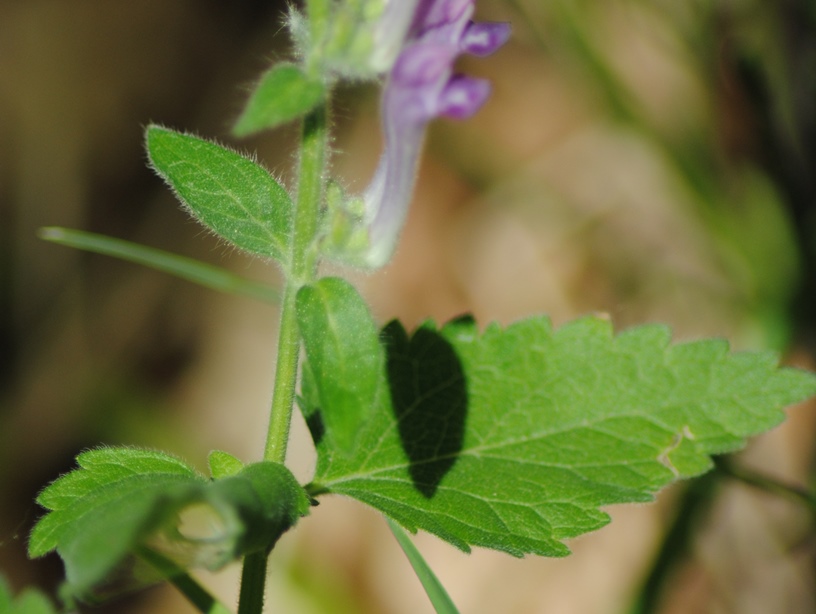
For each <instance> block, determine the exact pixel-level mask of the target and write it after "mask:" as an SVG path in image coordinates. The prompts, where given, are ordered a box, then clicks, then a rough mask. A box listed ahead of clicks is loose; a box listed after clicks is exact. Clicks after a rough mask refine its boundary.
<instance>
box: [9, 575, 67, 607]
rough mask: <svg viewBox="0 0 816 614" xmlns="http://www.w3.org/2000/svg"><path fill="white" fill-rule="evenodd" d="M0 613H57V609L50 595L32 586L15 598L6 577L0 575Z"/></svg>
mask: <svg viewBox="0 0 816 614" xmlns="http://www.w3.org/2000/svg"><path fill="white" fill-rule="evenodd" d="M0 614H56V610H55V609H54V606H53V605H52V603H51V601H50V600H49V599H48V597H46V596H45V595H43V594H42V593H41V592H40V591H38V590H35V589H32V588H28V589H25V590H24V591H22V592H21V593H20V594H19V595H17V599H14V598H13V597H12V594H11V589H10V588H9V586H8V584H7V583H6V579H5V578H4V577H3V576H2V575H0Z"/></svg>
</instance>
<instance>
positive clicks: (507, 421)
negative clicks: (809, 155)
mask: <svg viewBox="0 0 816 614" xmlns="http://www.w3.org/2000/svg"><path fill="white" fill-rule="evenodd" d="M382 339H383V344H384V346H385V349H386V369H385V370H380V371H379V373H380V377H381V384H380V387H381V389H384V390H386V391H390V394H389V393H387V392H386V393H385V394H380V395H378V396H377V397H376V400H375V403H374V409H373V411H372V412H371V413H370V414H369V416H368V418H367V419H366V420H365V422H364V424H363V426H362V431H361V432H360V433H359V435H358V438H359V439H358V442H357V445H356V447H355V448H354V451H353V454H351V455H339V454H336V453H335V451H336V450H335V448H336V443H335V441H334V438H332V437H323V438H317V439H316V447H317V452H318V465H317V470H316V475H315V478H314V484H312V485H311V486H310V490H311V492H315V493H320V492H334V493H340V494H344V495H347V496H350V497H354V498H356V499H358V500H360V501H363V502H365V503H367V504H369V505H371V506H372V507H375V508H377V509H379V510H381V511H382V512H384V513H385V514H387V515H388V516H390V517H391V518H393V519H395V520H397V521H398V522H399V523H400V524H402V525H403V526H405V527H406V528H408V529H409V530H411V531H415V530H417V529H423V530H425V531H428V532H431V533H434V534H436V535H438V536H439V537H441V538H443V539H445V540H447V541H449V542H450V543H452V544H454V545H456V546H457V547H459V548H461V549H463V550H469V549H470V547H471V546H482V547H487V548H493V549H496V550H502V551H505V552H508V553H510V554H513V555H516V556H521V555H523V554H525V553H535V554H540V555H545V556H564V555H566V554H568V553H569V550H568V548H567V547H566V546H565V545H564V544H563V540H565V539H569V538H572V537H575V536H577V535H580V534H582V533H586V532H588V531H592V530H595V529H598V528H600V527H602V526H603V525H605V524H606V523H607V522H608V521H609V518H608V516H607V515H606V514H605V513H604V512H602V511H601V509H600V508H602V507H604V506H607V505H610V504H613V503H624V502H644V501H650V500H652V498H653V496H654V493H655V492H657V491H658V490H659V489H660V488H662V487H664V486H665V485H667V484H669V483H670V482H672V481H674V480H676V479H679V478H688V477H692V476H694V475H698V474H699V473H702V472H703V471H706V470H708V469H709V468H710V467H711V459H710V456H711V455H712V454H719V453H723V452H728V451H732V450H736V449H737V448H739V447H741V446H743V445H744V444H745V440H746V438H747V437H750V436H752V435H756V434H758V433H760V432H763V431H765V430H768V429H770V428H771V427H773V426H775V425H776V424H778V423H779V422H780V421H781V420H782V419H783V417H784V414H783V413H782V411H781V409H782V408H784V407H785V406H787V405H790V404H792V403H795V402H798V401H801V400H803V399H805V398H807V397H809V396H811V395H813V394H814V393H816V377H815V376H814V375H813V374H811V373H807V372H804V371H799V370H795V369H790V368H778V366H777V359H776V356H775V355H773V354H772V353H769V352H756V353H736V354H729V352H728V345H727V344H726V343H725V342H723V341H718V340H708V341H699V342H695V343H684V344H678V345H669V341H670V335H669V331H668V329H666V328H665V327H662V326H641V327H637V328H633V329H630V330H628V331H626V332H624V333H622V334H619V335H618V336H613V334H612V330H611V326H610V324H609V323H608V322H607V321H606V320H603V319H601V318H586V319H582V320H578V321H576V322H573V323H571V324H568V325H566V326H564V327H562V328H560V329H558V330H553V329H552V326H551V325H550V322H549V320H548V319H547V318H544V317H537V318H531V319H528V320H524V321H522V322H518V323H516V324H513V325H512V326H509V327H508V328H506V329H501V328H499V327H498V326H495V325H493V326H489V327H488V328H487V330H486V331H485V332H484V333H483V334H480V333H479V331H478V330H477V328H476V326H475V324H474V323H473V322H472V321H471V320H467V319H460V320H458V321H455V322H452V323H450V324H448V325H446V326H444V327H443V328H442V329H441V330H436V329H435V328H434V327H433V326H431V325H430V324H429V325H425V326H423V327H421V328H420V329H418V330H417V331H416V332H415V333H414V335H413V336H411V337H409V336H408V335H407V334H406V333H405V331H404V330H403V328H402V326H401V325H400V324H399V323H397V322H392V323H391V324H389V325H388V326H387V327H386V328H385V329H384V330H383V335H382ZM364 369H366V367H365V366H364V365H360V366H359V370H358V371H356V372H351V371H350V370H349V371H347V372H346V373H345V376H346V377H347V378H351V379H358V378H368V377H370V374H366V373H364ZM320 385H321V379H320V378H313V379H310V378H304V382H303V387H304V390H303V404H304V413H305V414H306V416H307V419H308V418H309V416H310V415H312V414H311V412H313V411H315V409H314V408H315V400H316V399H318V398H319V399H320V400H321V401H322V402H323V403H324V404H323V406H322V407H321V411H323V412H324V413H325V414H326V415H329V414H330V413H331V412H332V411H333V410H334V406H333V403H334V399H335V397H334V396H332V395H329V396H327V397H326V398H325V399H324V398H323V396H322V394H321V392H322V391H321V390H319V387H320ZM342 426H343V423H340V424H338V425H336V428H341V427H342ZM347 427H348V428H351V425H347ZM334 436H335V437H337V436H338V434H337V433H334Z"/></svg>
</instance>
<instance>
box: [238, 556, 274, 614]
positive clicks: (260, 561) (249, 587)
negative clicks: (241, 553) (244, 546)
mask: <svg viewBox="0 0 816 614" xmlns="http://www.w3.org/2000/svg"><path fill="white" fill-rule="evenodd" d="M268 557H269V553H268V552H254V553H252V554H248V555H247V556H246V557H244V568H243V570H242V571H241V592H240V594H239V595H238V614H261V612H263V604H264V589H265V588H266V561H267V559H268Z"/></svg>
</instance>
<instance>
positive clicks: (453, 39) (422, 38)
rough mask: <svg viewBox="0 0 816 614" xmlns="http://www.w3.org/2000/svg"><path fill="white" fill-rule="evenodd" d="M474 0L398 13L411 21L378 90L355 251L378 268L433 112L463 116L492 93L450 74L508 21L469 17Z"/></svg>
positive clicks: (389, 249) (497, 43)
mask: <svg viewBox="0 0 816 614" xmlns="http://www.w3.org/2000/svg"><path fill="white" fill-rule="evenodd" d="M401 1H405V0H391V3H390V4H389V6H387V7H386V9H385V14H384V17H386V18H388V17H389V15H390V16H394V15H395V13H396V11H397V8H392V7H396V6H398V3H399V2H401ZM474 1H475V0H418V2H416V7H415V9H414V12H413V15H412V16H411V15H406V14H405V11H402V14H400V15H399V17H400V19H405V18H412V21H411V23H410V25H409V26H408V28H407V35H406V36H405V42H404V44H403V46H402V48H401V50H400V51H399V54H398V55H397V58H396V61H395V62H394V65H393V67H392V68H391V71H390V73H389V75H388V78H387V82H386V85H385V89H384V91H383V97H382V107H381V115H382V125H383V132H384V140H385V151H384V153H383V155H382V158H381V159H380V162H379V166H378V168H377V170H376V172H375V174H374V178H373V179H372V181H371V184H370V185H369V186H368V188H366V190H365V192H364V194H363V197H362V198H363V205H364V212H363V219H362V221H363V224H364V225H365V226H366V227H367V230H368V241H367V244H368V245H367V249H366V250H365V254H358V255H357V256H362V258H361V259H362V262H360V261H359V260H360V258H354V260H356V261H357V264H362V265H363V266H366V267H367V268H378V267H380V266H382V265H384V264H385V263H386V262H388V260H389V259H390V258H391V254H392V253H393V251H394V247H395V245H396V242H397V238H398V235H399V232H400V230H401V228H402V225H403V223H404V221H405V217H406V216H407V213H408V206H409V204H410V200H411V193H412V191H413V187H414V182H415V178H416V172H417V167H418V163H419V155H420V152H421V148H422V141H423V139H424V136H425V128H426V126H427V125H428V122H430V121H431V120H432V119H434V118H435V117H439V116H446V117H451V118H454V119H466V118H468V117H470V116H471V115H473V114H474V113H475V112H476V111H477V110H478V109H479V108H480V107H481V106H482V104H483V103H484V102H485V100H486V99H487V97H488V96H489V95H490V84H489V83H488V82H487V81H485V80H483V79H474V78H470V77H465V76H462V75H455V74H454V73H453V64H454V61H455V60H456V58H457V57H458V56H459V55H460V54H462V53H469V54H473V55H477V56H486V55H489V54H491V53H493V52H494V51H496V50H497V49H498V48H499V47H501V46H502V45H503V44H504V43H505V42H506V41H507V39H508V37H509V35H510V27H509V25H508V24H506V23H474V22H473V21H471V17H472V15H473V4H474ZM389 11H392V12H391V13H390V14H389ZM393 21H396V19H391V22H393ZM403 25H404V22H403ZM392 27H395V28H396V27H399V26H398V25H396V24H394V25H393V26H392Z"/></svg>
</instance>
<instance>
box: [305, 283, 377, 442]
mask: <svg viewBox="0 0 816 614" xmlns="http://www.w3.org/2000/svg"><path fill="white" fill-rule="evenodd" d="M297 311H298V324H299V326H300V332H301V335H302V337H303V343H304V345H305V347H306V356H307V359H308V365H307V367H306V368H307V370H308V375H307V376H306V377H311V378H314V381H315V384H316V390H317V391H318V395H317V400H316V408H315V411H314V412H312V413H311V415H310V418H309V421H310V425H311V426H312V427H313V428H324V429H325V431H326V434H327V436H329V437H331V438H332V439H333V441H334V443H335V444H336V446H337V449H338V450H339V451H340V452H343V453H348V452H350V451H351V449H352V448H353V447H354V443H355V442H356V440H357V434H358V432H359V431H360V430H361V429H362V426H363V423H364V422H365V421H366V420H367V418H368V416H369V414H370V413H371V411H372V409H373V407H374V401H375V398H376V396H377V394H378V391H379V386H380V383H381V379H382V377H381V375H382V374H381V371H382V368H383V351H382V347H381V346H380V343H379V340H378V336H377V327H376V326H375V324H374V320H373V319H372V318H371V314H370V313H369V311H368V307H367V305H366V303H365V301H363V299H362V298H361V297H360V295H359V294H358V293H357V290H355V289H354V286H352V285H351V284H349V283H348V282H346V281H344V280H342V279H339V278H336V277H325V278H323V279H321V280H320V281H318V282H317V283H315V284H313V285H310V286H304V287H303V288H301V289H300V291H299V292H298V297H297ZM318 422H319V423H321V426H320V427H318V426H317V424H316V423H318Z"/></svg>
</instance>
